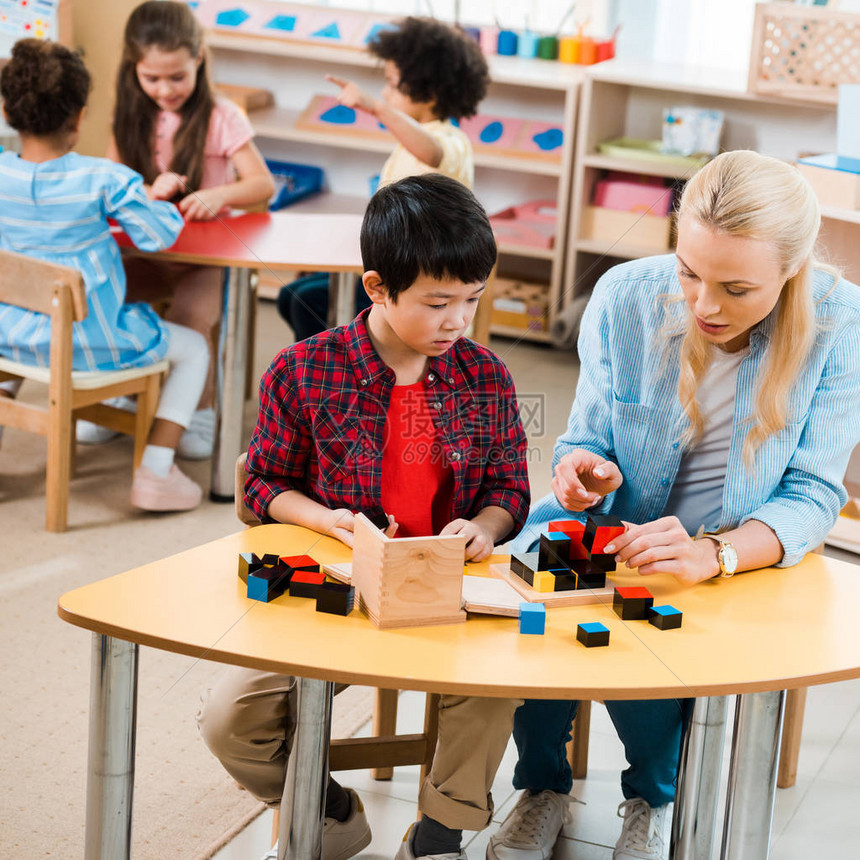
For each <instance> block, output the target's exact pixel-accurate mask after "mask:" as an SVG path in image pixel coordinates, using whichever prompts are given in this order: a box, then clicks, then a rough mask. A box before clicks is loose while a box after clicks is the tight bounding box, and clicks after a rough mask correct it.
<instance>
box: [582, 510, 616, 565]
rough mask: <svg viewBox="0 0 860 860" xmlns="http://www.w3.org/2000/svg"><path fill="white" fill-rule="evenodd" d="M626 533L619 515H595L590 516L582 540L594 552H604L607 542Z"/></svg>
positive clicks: (596, 553)
mask: <svg viewBox="0 0 860 860" xmlns="http://www.w3.org/2000/svg"><path fill="white" fill-rule="evenodd" d="M623 533H624V524H623V523H622V522H621V520H619V519H618V517H613V516H609V515H595V516H591V517H589V518H588V522H587V523H586V525H585V535H584V536H583V539H582V542H583V543H584V544H585V546H586V547H588V549H589V550H590V552H591V553H592V554H595V555H600V554H602V553H603V551H604V548H605V547H606V544H608V543H609V542H610V541H611V540H612V539H613V538H615V537H618V535H620V534H623Z"/></svg>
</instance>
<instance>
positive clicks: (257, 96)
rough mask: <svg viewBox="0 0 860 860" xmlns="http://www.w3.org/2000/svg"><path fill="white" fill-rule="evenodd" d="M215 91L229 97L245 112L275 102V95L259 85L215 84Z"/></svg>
mask: <svg viewBox="0 0 860 860" xmlns="http://www.w3.org/2000/svg"><path fill="white" fill-rule="evenodd" d="M215 93H216V94H217V95H219V96H223V97H224V98H225V99H230V101H231V102H233V103H234V104H237V105H239V107H240V108H242V110H243V111H245V113H248V112H249V111H252V110H259V109H260V108H267V107H271V106H272V105H273V104H274V103H275V97H274V95H272V93H271V92H269V90H262V89H260V88H259V87H243V86H239V85H238V84H215Z"/></svg>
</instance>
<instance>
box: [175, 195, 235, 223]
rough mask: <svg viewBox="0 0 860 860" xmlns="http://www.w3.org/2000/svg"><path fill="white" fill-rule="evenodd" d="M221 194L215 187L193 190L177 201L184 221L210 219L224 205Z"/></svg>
mask: <svg viewBox="0 0 860 860" xmlns="http://www.w3.org/2000/svg"><path fill="white" fill-rule="evenodd" d="M225 202H226V201H225V199H224V196H223V194H222V193H221V192H220V191H219V190H218V189H217V188H203V189H201V190H200V191H193V192H192V193H191V194H189V195H188V196H187V197H183V198H182V200H180V201H179V211H180V212H181V213H182V214H183V215H184V216H185V220H186V221H211V220H212V219H213V218H214V217H215V216H216V215H217V214H218V213H219V212H220V211H221V210H222V209H223V208H224V205H225Z"/></svg>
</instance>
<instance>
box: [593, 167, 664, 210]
mask: <svg viewBox="0 0 860 860" xmlns="http://www.w3.org/2000/svg"><path fill="white" fill-rule="evenodd" d="M594 205H595V206H600V207H602V208H603V209H615V210H618V211H620V212H648V213H649V214H651V215H661V216H662V215H668V214H669V212H670V210H671V208H672V190H671V189H670V188H666V186H665V185H664V184H663V183H662V182H661V181H660V180H659V179H654V178H652V177H647V176H638V175H637V174H635V173H611V174H609V176H607V177H606V179H599V180H598V181H597V184H596V185H595V186H594Z"/></svg>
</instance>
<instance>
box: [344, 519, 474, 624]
mask: <svg viewBox="0 0 860 860" xmlns="http://www.w3.org/2000/svg"><path fill="white" fill-rule="evenodd" d="M465 557H466V537H465V535H446V536H444V537H417V538H389V537H386V536H385V535H384V534H383V533H382V532H381V531H380V530H379V529H378V528H376V526H375V525H373V523H371V522H370V520H368V519H367V517H365V516H364V514H357V515H356V518H355V534H354V541H353V549H352V584H353V585H354V586H355V594H356V597H357V599H358V606H359V608H360V609H362V610H363V611H364V612H365V613H366V614H367V615H368V617H369V618H370V620H371V621H372V622H373V623H374V624H375V625H376V626H377V627H378V628H380V629H387V628H392V627H421V626H425V625H429V624H453V623H457V622H460V621H465V620H466V612H465V611H464V610H463V608H462V603H463V566H464V564H465Z"/></svg>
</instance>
